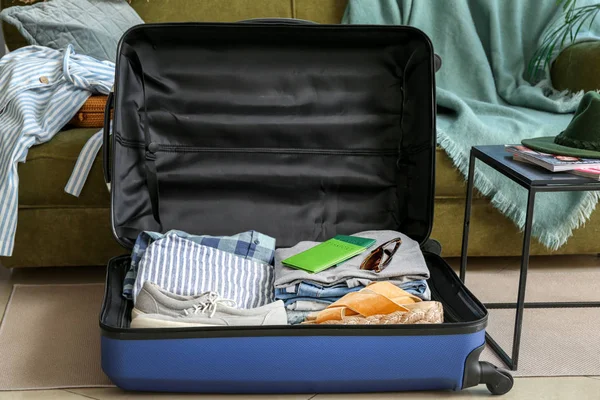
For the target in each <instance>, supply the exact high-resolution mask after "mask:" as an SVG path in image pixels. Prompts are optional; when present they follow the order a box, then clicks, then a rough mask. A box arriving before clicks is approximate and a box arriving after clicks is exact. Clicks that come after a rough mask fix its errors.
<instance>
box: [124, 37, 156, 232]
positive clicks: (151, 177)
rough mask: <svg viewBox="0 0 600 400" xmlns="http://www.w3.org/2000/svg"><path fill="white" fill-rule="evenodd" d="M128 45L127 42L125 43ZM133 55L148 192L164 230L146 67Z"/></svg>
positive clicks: (132, 52)
mask: <svg viewBox="0 0 600 400" xmlns="http://www.w3.org/2000/svg"><path fill="white" fill-rule="evenodd" d="M123 45H124V46H127V44H126V43H124V44H123ZM128 54H130V55H131V56H133V58H132V59H130V61H132V64H131V65H132V67H133V68H134V69H137V70H138V73H139V75H140V77H141V79H142V97H143V100H144V117H143V118H144V120H143V125H144V141H145V157H144V159H145V162H144V170H145V171H146V184H147V186H148V192H149V195H150V204H151V207H152V215H153V216H154V220H155V221H156V223H157V224H158V229H157V232H162V223H161V222H160V214H159V198H160V194H159V191H158V172H157V170H156V162H155V161H156V152H157V151H158V145H157V144H156V143H154V142H153V141H152V138H151V137H150V121H149V120H148V108H147V99H146V80H145V74H144V69H143V68H142V63H141V61H140V58H139V56H138V54H137V52H136V51H135V50H133V49H131V51H129V52H128Z"/></svg>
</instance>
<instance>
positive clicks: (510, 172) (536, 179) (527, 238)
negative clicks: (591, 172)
mask: <svg viewBox="0 0 600 400" xmlns="http://www.w3.org/2000/svg"><path fill="white" fill-rule="evenodd" d="M475 160H479V161H482V162H484V163H485V164H487V165H488V166H490V167H492V168H494V169H495V170H496V171H498V172H500V173H502V174H503V175H505V176H507V177H508V178H510V179H512V180H513V181H515V182H516V183H518V184H519V185H521V186H522V187H523V188H525V189H526V190H527V191H528V199H527V214H526V218H525V230H524V234H523V253H522V255H521V271H520V276H519V292H518V296H517V302H516V303H489V304H485V306H486V307H487V308H489V309H494V308H503V309H508V308H516V309H517V313H516V314H517V315H516V318H515V330H514V335H513V346H512V358H511V357H509V356H508V354H507V353H506V352H505V351H504V349H502V347H500V345H499V344H498V342H496V341H495V340H494V339H493V338H492V337H491V335H489V334H488V333H486V341H487V342H488V344H489V346H490V347H491V348H492V349H493V350H494V351H495V352H496V354H498V356H499V357H500V358H501V359H502V361H503V362H504V363H505V364H506V365H507V366H508V367H509V368H510V369H511V370H513V371H514V370H516V369H517V365H518V362H519V348H520V344H521V328H522V324H523V309H524V308H575V307H580V308H582V307H600V302H542V303H525V285H526V282H527V269H528V267H529V245H530V242H531V225H532V221H533V206H534V203H535V195H536V193H538V192H573V191H588V190H600V182H599V181H596V180H593V179H588V178H584V177H580V176H577V175H573V174H569V173H556V172H554V173H553V172H550V171H546V170H545V169H543V168H541V167H538V166H534V165H530V164H526V163H522V162H518V161H514V160H513V158H512V154H510V153H508V152H507V151H505V150H504V146H502V145H500V146H476V147H473V148H471V157H470V160H469V178H468V184H467V203H466V208H465V223H464V230H463V240H462V251H461V261H460V279H461V281H463V282H464V281H465V275H466V271H467V247H468V243H469V225H470V219H471V203H472V200H473V174H474V172H475Z"/></svg>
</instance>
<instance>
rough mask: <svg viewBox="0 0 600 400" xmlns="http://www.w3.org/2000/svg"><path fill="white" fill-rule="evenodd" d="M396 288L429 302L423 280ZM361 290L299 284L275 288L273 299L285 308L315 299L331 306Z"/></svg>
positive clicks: (426, 286)
mask: <svg viewBox="0 0 600 400" xmlns="http://www.w3.org/2000/svg"><path fill="white" fill-rule="evenodd" d="M397 286H398V287H399V288H400V289H402V290H405V291H406V292H408V293H410V294H414V295H415V296H418V297H420V298H421V299H423V300H430V298H431V295H430V292H429V287H428V285H427V282H426V281H425V280H418V281H410V282H404V283H402V284H400V285H397ZM363 288H364V286H362V285H361V286H355V287H352V288H350V287H348V286H347V285H346V284H343V283H342V284H337V285H333V286H321V285H319V284H316V283H312V282H310V283H309V282H301V283H299V284H296V285H292V286H288V287H286V288H276V289H275V298H276V299H277V300H283V301H284V303H285V305H286V306H287V305H289V304H293V303H295V302H296V301H299V300H303V301H312V300H316V299H318V300H319V301H320V302H323V303H328V304H331V303H334V302H336V301H337V300H339V299H340V298H342V297H344V296H345V295H346V294H348V293H352V292H358V291H359V290H361V289H363Z"/></svg>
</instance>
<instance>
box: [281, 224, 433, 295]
mask: <svg viewBox="0 0 600 400" xmlns="http://www.w3.org/2000/svg"><path fill="white" fill-rule="evenodd" d="M352 236H358V237H363V238H369V239H375V240H376V242H375V244H374V245H373V246H371V247H370V248H369V249H367V250H366V251H365V252H363V253H361V254H359V255H358V256H356V257H353V258H351V259H349V260H347V261H344V262H343V263H342V264H340V265H337V266H335V267H331V268H328V269H326V270H324V271H321V272H318V273H316V274H313V273H310V272H307V271H303V270H299V269H294V268H290V267H287V266H285V265H283V264H282V263H281V260H285V259H286V258H288V257H291V256H293V255H296V254H298V253H301V252H303V251H305V250H308V249H310V248H311V247H314V246H316V245H318V244H319V242H309V241H306V242H300V243H298V244H297V245H295V246H294V247H288V248H282V249H277V250H275V287H276V288H284V287H288V286H291V285H295V284H298V283H300V282H312V283H316V284H319V285H322V286H331V285H335V284H338V283H345V284H347V285H348V287H356V286H358V285H365V286H366V285H368V284H370V283H371V282H374V281H389V282H391V283H393V284H395V285H399V284H401V283H403V282H407V281H413V280H420V279H429V269H428V268H427V264H426V263H425V258H424V257H423V253H422V252H421V248H420V247H419V243H417V242H415V241H414V240H412V239H411V238H409V237H408V236H406V235H404V234H402V233H400V232H396V231H366V232H359V233H355V234H354V235H352ZM397 237H400V238H402V244H401V245H400V247H399V248H398V251H397V252H396V254H395V255H394V257H392V261H390V263H389V264H388V266H387V267H386V268H385V269H384V270H383V271H381V272H373V271H365V270H361V269H360V264H361V263H362V261H363V260H364V259H365V258H366V257H367V256H368V255H369V253H370V252H371V251H372V250H373V249H374V248H376V247H377V246H379V245H381V244H383V243H385V242H387V241H388V240H391V239H394V238H397ZM392 248H393V247H392Z"/></svg>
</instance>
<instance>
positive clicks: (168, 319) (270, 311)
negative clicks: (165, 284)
mask: <svg viewBox="0 0 600 400" xmlns="http://www.w3.org/2000/svg"><path fill="white" fill-rule="evenodd" d="M162 295H165V293H164V291H163V293H162ZM167 296H168V295H167ZM160 297H162V296H160ZM162 300H165V299H164V298H163V299H162ZM172 301H180V302H181V305H188V304H189V302H194V303H195V304H193V305H192V306H191V307H189V308H186V309H184V310H182V312H181V313H179V314H177V315H173V314H174V313H173V308H170V310H169V313H168V314H167V313H151V314H148V313H141V312H140V311H139V310H138V312H137V313H136V316H135V318H134V319H132V321H131V327H132V328H188V327H196V326H197V327H201V326H259V325H287V314H286V312H285V307H284V304H283V302H282V301H281V300H278V301H275V302H274V303H271V304H267V305H265V306H262V307H257V308H251V309H238V308H235V306H236V304H235V302H234V301H233V300H229V299H223V298H221V297H220V296H219V295H218V294H217V293H215V292H207V293H204V294H202V295H200V296H197V297H194V298H191V299H187V298H186V299H185V300H183V299H182V300H176V299H173V298H170V301H169V303H171V302H172ZM157 307H158V306H157Z"/></svg>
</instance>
